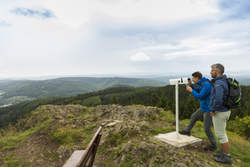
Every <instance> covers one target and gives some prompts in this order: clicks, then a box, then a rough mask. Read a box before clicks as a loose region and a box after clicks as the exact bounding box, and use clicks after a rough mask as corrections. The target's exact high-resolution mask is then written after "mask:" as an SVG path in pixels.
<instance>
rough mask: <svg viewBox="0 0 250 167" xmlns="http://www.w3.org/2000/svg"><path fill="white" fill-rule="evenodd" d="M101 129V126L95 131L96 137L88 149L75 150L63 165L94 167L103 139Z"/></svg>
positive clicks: (68, 166)
mask: <svg viewBox="0 0 250 167" xmlns="http://www.w3.org/2000/svg"><path fill="white" fill-rule="evenodd" d="M101 129H102V127H101V126H100V127H99V129H98V130H97V132H96V133H95V135H94V137H93V138H92V140H91V142H90V143H89V145H88V147H87V148H86V150H78V151H74V153H73V154H72V155H71V157H70V158H69V159H68V161H67V162H66V163H65V164H64V165H63V167H92V165H93V163H94V160H95V155H96V152H97V148H98V145H99V143H100V140H101V134H100V132H101ZM90 156H91V158H90ZM89 158H90V159H89ZM87 163H88V165H87Z"/></svg>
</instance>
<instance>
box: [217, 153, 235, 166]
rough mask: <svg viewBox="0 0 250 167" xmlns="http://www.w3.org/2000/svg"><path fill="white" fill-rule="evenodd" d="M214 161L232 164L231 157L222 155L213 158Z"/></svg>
mask: <svg viewBox="0 0 250 167" xmlns="http://www.w3.org/2000/svg"><path fill="white" fill-rule="evenodd" d="M214 160H215V161H216V162H219V163H225V164H232V159H231V156H227V155H225V154H224V153H222V154H221V156H220V157H215V158H214Z"/></svg>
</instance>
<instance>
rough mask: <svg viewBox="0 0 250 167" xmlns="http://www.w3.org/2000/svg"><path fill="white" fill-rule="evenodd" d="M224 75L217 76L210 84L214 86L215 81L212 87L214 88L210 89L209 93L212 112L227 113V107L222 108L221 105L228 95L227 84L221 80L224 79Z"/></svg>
mask: <svg viewBox="0 0 250 167" xmlns="http://www.w3.org/2000/svg"><path fill="white" fill-rule="evenodd" d="M226 77H227V76H226V75H222V76H219V77H217V78H214V79H212V80H211V83H212V84H214V82H215V81H217V80H218V81H217V82H216V83H215V85H214V88H212V91H211V95H210V96H211V98H210V110H211V111H212V112H215V111H222V112H223V111H228V110H230V109H228V108H227V107H225V106H223V105H222V103H223V101H224V100H227V95H228V93H229V89H228V83H227V81H225V80H222V79H221V78H226Z"/></svg>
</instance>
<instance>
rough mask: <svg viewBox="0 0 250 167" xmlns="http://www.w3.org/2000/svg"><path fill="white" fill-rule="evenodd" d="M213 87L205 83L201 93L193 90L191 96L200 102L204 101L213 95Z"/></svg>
mask: <svg viewBox="0 0 250 167" xmlns="http://www.w3.org/2000/svg"><path fill="white" fill-rule="evenodd" d="M211 88H212V85H211V84H210V83H208V82H207V83H204V84H203V87H202V89H201V91H200V92H197V91H195V90H193V91H192V92H191V94H192V95H193V96H194V97H195V98H197V99H200V100H204V99H205V98H206V97H207V96H208V95H209V94H210V93H211Z"/></svg>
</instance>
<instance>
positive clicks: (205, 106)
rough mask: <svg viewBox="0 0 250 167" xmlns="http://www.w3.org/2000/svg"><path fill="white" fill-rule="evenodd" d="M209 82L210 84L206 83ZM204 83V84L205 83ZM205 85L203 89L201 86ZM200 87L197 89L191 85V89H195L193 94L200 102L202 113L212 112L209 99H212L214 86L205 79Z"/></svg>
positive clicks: (199, 83) (202, 79) (201, 81)
mask: <svg viewBox="0 0 250 167" xmlns="http://www.w3.org/2000/svg"><path fill="white" fill-rule="evenodd" d="M204 81H208V82H204ZM203 82H204V83H203ZM202 83H203V85H202V87H201V84H202ZM197 85H199V86H198V87H197V88H194V85H191V88H193V91H192V92H191V94H192V95H193V96H194V97H195V98H197V99H199V100H200V107H201V110H202V112H210V108H209V99H210V93H211V88H212V85H211V84H210V82H209V79H207V78H205V77H203V78H201V80H199V82H198V83H197Z"/></svg>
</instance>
